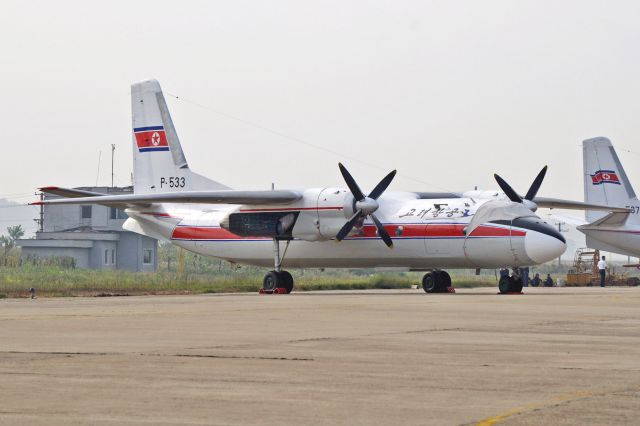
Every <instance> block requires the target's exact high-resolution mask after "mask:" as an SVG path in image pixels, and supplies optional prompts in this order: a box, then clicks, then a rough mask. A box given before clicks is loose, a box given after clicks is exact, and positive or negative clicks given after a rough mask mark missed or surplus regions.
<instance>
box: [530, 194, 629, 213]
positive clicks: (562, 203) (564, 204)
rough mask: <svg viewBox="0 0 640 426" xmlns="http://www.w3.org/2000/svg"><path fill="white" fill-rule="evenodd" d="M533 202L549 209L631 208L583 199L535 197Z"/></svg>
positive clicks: (626, 211) (617, 210)
mask: <svg viewBox="0 0 640 426" xmlns="http://www.w3.org/2000/svg"><path fill="white" fill-rule="evenodd" d="M533 202H534V203H536V204H537V205H538V207H546V208H549V209H567V210H601V211H608V212H618V213H628V212H629V211H630V210H629V209H628V208H626V207H613V206H607V205H603V204H590V203H585V202H582V201H572V200H563V199H560V198H549V197H535V198H534V199H533Z"/></svg>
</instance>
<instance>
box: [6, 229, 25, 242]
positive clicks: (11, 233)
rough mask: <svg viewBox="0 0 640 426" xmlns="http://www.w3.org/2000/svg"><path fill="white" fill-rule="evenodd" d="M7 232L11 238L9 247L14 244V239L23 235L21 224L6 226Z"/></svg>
mask: <svg viewBox="0 0 640 426" xmlns="http://www.w3.org/2000/svg"><path fill="white" fill-rule="evenodd" d="M7 232H8V233H9V238H10V239H11V247H13V246H14V245H16V240H19V239H20V238H22V237H24V229H22V225H15V226H9V227H7Z"/></svg>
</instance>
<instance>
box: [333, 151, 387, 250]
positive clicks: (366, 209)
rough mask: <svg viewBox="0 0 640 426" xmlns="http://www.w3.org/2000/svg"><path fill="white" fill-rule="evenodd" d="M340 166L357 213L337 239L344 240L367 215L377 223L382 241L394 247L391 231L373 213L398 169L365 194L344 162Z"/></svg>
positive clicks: (337, 235)
mask: <svg viewBox="0 0 640 426" xmlns="http://www.w3.org/2000/svg"><path fill="white" fill-rule="evenodd" d="M338 167H340V173H342V177H343V178H344V180H345V182H346V183H347V186H348V187H349V190H350V191H351V194H352V195H353V198H354V199H355V202H354V210H355V213H354V214H353V216H351V218H350V219H349V220H348V221H347V223H345V224H344V226H343V227H342V228H341V229H340V231H338V233H337V234H336V240H337V241H342V240H343V239H344V237H346V236H347V234H349V232H351V230H352V229H353V227H354V226H355V224H356V223H357V222H358V221H359V220H362V219H364V218H366V217H370V218H371V220H372V221H373V223H375V224H376V228H377V229H378V235H379V236H380V238H382V241H384V243H385V244H386V245H387V247H389V248H393V241H392V240H391V237H390V236H389V233H388V232H387V231H386V230H385V229H384V226H382V223H381V222H380V221H379V220H378V218H377V217H376V215H374V214H373V213H374V212H375V211H376V210H378V207H380V206H379V204H378V201H377V200H378V198H379V197H380V196H381V195H382V193H383V192H384V191H385V190H386V189H387V187H388V186H389V184H390V183H391V181H392V180H393V178H394V177H395V175H396V171H395V170H394V171H392V172H391V173H389V174H388V175H386V176H385V177H384V178H383V179H382V180H381V181H380V182H379V183H378V184H377V185H376V187H375V188H373V191H371V192H370V193H369V195H368V196H365V195H364V193H363V192H362V190H361V189H360V187H359V186H358V184H357V183H356V181H355V179H354V178H353V176H351V173H349V171H348V170H347V169H346V167H344V166H343V165H342V163H338Z"/></svg>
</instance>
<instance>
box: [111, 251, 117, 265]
mask: <svg viewBox="0 0 640 426" xmlns="http://www.w3.org/2000/svg"><path fill="white" fill-rule="evenodd" d="M111 264H112V265H115V264H116V250H115V249H112V250H111Z"/></svg>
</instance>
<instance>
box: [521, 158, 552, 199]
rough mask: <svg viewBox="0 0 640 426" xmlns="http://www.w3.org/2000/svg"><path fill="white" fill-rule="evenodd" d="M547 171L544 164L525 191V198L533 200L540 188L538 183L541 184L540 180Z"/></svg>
mask: <svg viewBox="0 0 640 426" xmlns="http://www.w3.org/2000/svg"><path fill="white" fill-rule="evenodd" d="M546 173H547V166H544V167H543V168H542V170H540V173H538V176H536V178H535V179H534V181H533V183H532V184H531V187H530V188H529V190H528V191H527V195H525V196H524V199H525V200H530V201H531V200H533V199H534V198H535V197H536V194H537V193H538V190H539V189H540V185H542V181H543V180H544V175H545V174H546Z"/></svg>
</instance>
